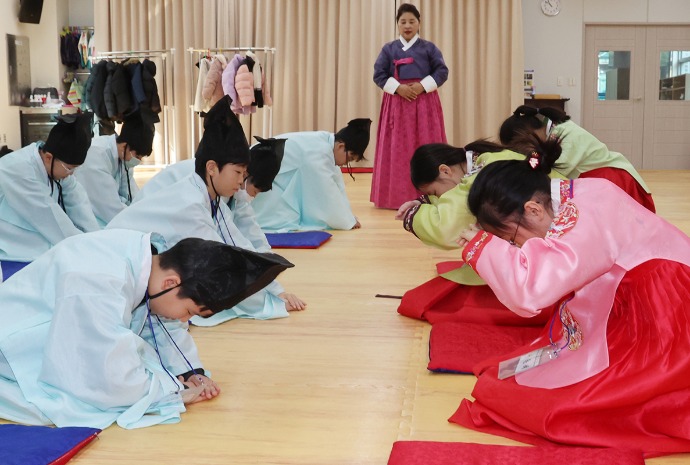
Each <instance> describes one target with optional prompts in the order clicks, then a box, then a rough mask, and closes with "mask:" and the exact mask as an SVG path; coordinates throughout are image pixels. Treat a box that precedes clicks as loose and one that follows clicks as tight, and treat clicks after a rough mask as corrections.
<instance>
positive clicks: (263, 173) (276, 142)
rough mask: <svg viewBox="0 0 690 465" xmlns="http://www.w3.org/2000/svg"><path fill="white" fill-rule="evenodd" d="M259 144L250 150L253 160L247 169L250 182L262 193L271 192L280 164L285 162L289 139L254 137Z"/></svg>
mask: <svg viewBox="0 0 690 465" xmlns="http://www.w3.org/2000/svg"><path fill="white" fill-rule="evenodd" d="M254 139H256V140H257V142H258V144H254V145H253V146H252V147H251V148H250V149H249V152H250V156H251V159H250V160H249V166H248V167H247V173H248V174H249V181H250V182H251V183H252V184H254V187H256V188H257V189H259V190H260V191H261V192H266V191H269V190H271V186H272V185H273V180H274V179H275V177H276V176H277V175H278V172H279V171H280V163H281V162H282V161H283V153H284V152H285V141H287V139H274V138H270V139H263V138H261V137H258V136H254Z"/></svg>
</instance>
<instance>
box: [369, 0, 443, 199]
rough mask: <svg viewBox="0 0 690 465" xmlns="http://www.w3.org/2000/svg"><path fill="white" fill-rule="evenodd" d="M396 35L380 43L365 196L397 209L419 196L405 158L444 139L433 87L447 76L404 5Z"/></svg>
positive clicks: (414, 11)
mask: <svg viewBox="0 0 690 465" xmlns="http://www.w3.org/2000/svg"><path fill="white" fill-rule="evenodd" d="M396 20H397V23H398V31H399V32H400V37H399V38H398V39H397V40H394V41H393V42H389V43H387V44H386V45H384V46H383V48H382V49H381V53H380V54H379V56H378V58H377V59H376V63H374V82H375V83H376V85H377V86H379V87H380V88H381V89H383V91H384V94H383V101H382V103H381V115H380V118H379V128H378V133H377V139H376V155H375V158H374V175H373V178H372V183H371V197H370V200H371V201H372V202H373V203H374V205H375V206H377V207H379V208H392V209H397V208H398V207H400V205H402V204H403V203H404V202H405V201H407V200H409V199H411V198H416V197H418V195H419V194H418V193H417V192H416V190H415V188H414V186H413V185H412V183H411V182H410V158H412V154H413V153H414V151H415V149H416V148H417V147H419V146H420V145H423V144H429V143H433V142H446V129H445V125H444V123H443V110H442V108H441V100H440V99H439V97H438V92H436V89H438V87H440V86H441V85H443V83H444V82H446V80H447V79H448V67H447V66H446V63H445V62H444V61H443V55H442V54H441V51H440V50H439V49H438V47H436V45H434V44H433V43H431V42H429V41H428V40H423V39H421V38H420V37H419V24H420V15H419V10H417V8H416V7H415V6H414V5H411V4H409V3H403V4H402V5H400V7H399V8H398V13H397V15H396Z"/></svg>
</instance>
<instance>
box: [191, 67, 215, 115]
mask: <svg viewBox="0 0 690 465" xmlns="http://www.w3.org/2000/svg"><path fill="white" fill-rule="evenodd" d="M210 67H211V60H209V59H208V58H206V57H202V58H201V59H200V60H199V80H198V81H197V82H196V94H194V111H196V112H199V113H200V112H204V113H206V112H207V111H209V110H210V109H211V105H209V104H208V100H207V99H205V98H204V97H203V96H202V95H201V94H202V91H203V90H204V84H205V83H206V76H208V70H209V68H210Z"/></svg>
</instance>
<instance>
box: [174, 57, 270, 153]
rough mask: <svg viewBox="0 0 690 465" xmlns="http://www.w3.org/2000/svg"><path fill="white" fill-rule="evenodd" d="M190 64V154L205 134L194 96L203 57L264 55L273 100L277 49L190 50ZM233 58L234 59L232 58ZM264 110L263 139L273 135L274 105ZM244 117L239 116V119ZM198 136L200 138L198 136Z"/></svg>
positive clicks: (265, 107)
mask: <svg viewBox="0 0 690 465" xmlns="http://www.w3.org/2000/svg"><path fill="white" fill-rule="evenodd" d="M187 51H188V52H189V58H190V64H189V68H188V70H189V75H190V76H189V85H190V95H191V98H192V103H191V105H190V106H189V111H190V116H191V119H190V121H191V128H192V134H191V138H190V148H191V151H190V154H193V153H194V152H195V151H196V146H197V144H198V143H199V140H198V139H200V138H201V134H202V132H203V130H202V129H203V122H202V120H201V118H200V117H199V114H198V113H197V112H196V111H194V95H195V91H196V86H197V84H198V83H197V76H195V73H194V69H195V67H196V64H197V63H199V61H200V60H201V58H202V57H204V56H206V55H224V54H226V53H246V52H252V53H255V54H256V53H263V57H262V58H263V60H261V64H262V65H263V70H264V74H265V79H266V81H265V82H266V85H267V86H268V89H269V91H270V92H271V98H273V95H274V94H273V70H274V67H275V53H276V49H275V48H274V47H227V48H191V47H190V48H188V49H187ZM231 58H232V57H231ZM263 110H264V111H266V112H267V115H265V116H264V118H263V128H262V130H263V132H262V134H261V136H262V137H271V136H272V135H273V105H270V106H268V105H266V106H264V107H263ZM240 116H242V115H238V118H239V117H240ZM248 116H249V138H248V139H250V145H251V136H252V115H251V114H250V115H248ZM197 134H198V136H197Z"/></svg>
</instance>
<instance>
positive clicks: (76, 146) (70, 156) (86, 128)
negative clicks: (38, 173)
mask: <svg viewBox="0 0 690 465" xmlns="http://www.w3.org/2000/svg"><path fill="white" fill-rule="evenodd" d="M92 121H93V114H92V113H74V114H70V115H62V116H60V117H59V118H58V119H57V124H56V125H55V126H53V129H51V130H50V133H49V134H48V140H47V141H46V143H45V144H44V145H43V150H44V151H45V152H50V153H51V154H53V157H55V158H57V159H58V160H60V161H62V162H64V163H67V164H68V165H81V164H82V163H84V160H86V153H87V152H88V151H89V147H91V137H92V135H91V122H92Z"/></svg>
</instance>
